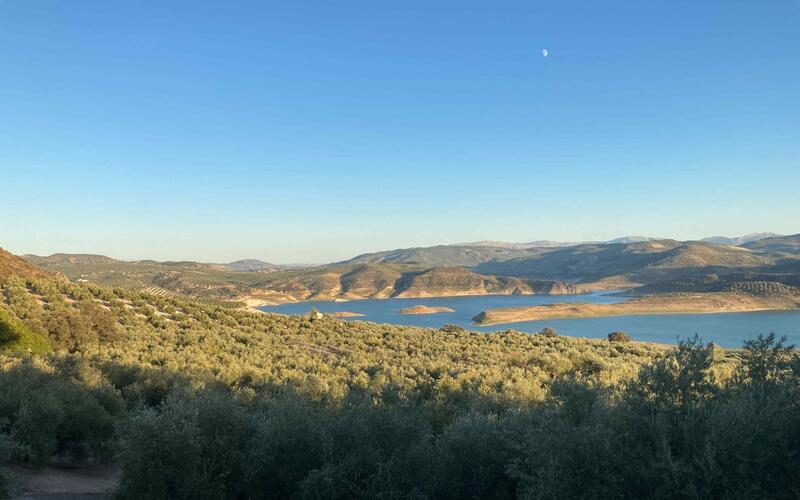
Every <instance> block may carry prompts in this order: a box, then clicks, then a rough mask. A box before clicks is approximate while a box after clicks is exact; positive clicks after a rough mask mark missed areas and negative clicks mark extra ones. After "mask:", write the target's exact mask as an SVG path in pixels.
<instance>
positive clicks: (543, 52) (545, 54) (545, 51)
mask: <svg viewBox="0 0 800 500" xmlns="http://www.w3.org/2000/svg"><path fill="white" fill-rule="evenodd" d="M542 55H543V56H544V57H547V56H549V55H550V51H549V50H547V49H542Z"/></svg>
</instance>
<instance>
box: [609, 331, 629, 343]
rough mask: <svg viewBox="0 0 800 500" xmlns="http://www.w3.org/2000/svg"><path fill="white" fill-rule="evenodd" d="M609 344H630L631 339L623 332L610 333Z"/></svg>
mask: <svg viewBox="0 0 800 500" xmlns="http://www.w3.org/2000/svg"><path fill="white" fill-rule="evenodd" d="M608 341H609V342H630V341H631V337H630V335H628V334H627V333H625V332H611V333H609V334H608Z"/></svg>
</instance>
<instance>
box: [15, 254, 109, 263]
mask: <svg viewBox="0 0 800 500" xmlns="http://www.w3.org/2000/svg"><path fill="white" fill-rule="evenodd" d="M23 258H24V259H25V260H27V261H28V262H31V263H33V264H34V265H37V266H64V265H67V266H74V265H97V264H111V263H114V262H119V261H118V260H116V259H112V258H111V257H106V256H105V255H95V254H88V253H54V254H53V255H48V256H46V257H41V256H38V255H31V254H27V255H23Z"/></svg>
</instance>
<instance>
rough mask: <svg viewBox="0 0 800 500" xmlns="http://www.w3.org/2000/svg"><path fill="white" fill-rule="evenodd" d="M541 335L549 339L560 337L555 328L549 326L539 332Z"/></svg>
mask: <svg viewBox="0 0 800 500" xmlns="http://www.w3.org/2000/svg"><path fill="white" fill-rule="evenodd" d="M539 335H542V336H543V337H548V338H553V337H558V331H556V329H555V328H550V327H549V326H546V327H544V328H542V331H541V332H539Z"/></svg>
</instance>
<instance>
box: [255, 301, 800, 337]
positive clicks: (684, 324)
mask: <svg viewBox="0 0 800 500" xmlns="http://www.w3.org/2000/svg"><path fill="white" fill-rule="evenodd" d="M612 293H613V292H597V293H591V294H585V295H481V296H475V297H437V298H412V299H383V300H374V299H369V300H353V301H349V302H331V301H324V302H300V303H294V304H282V305H279V306H265V307H261V308H260V309H261V310H263V311H268V312H277V313H281V314H305V313H307V312H308V311H309V310H310V309H311V308H312V307H316V308H317V309H318V310H319V311H321V312H323V313H331V312H336V311H350V312H355V313H361V314H363V315H364V316H361V317H358V318H346V319H348V320H362V321H373V322H376V323H393V324H396V325H411V326H422V327H432V328H439V327H441V326H442V325H444V324H447V323H450V324H454V325H459V326H462V327H464V328H467V329H470V330H475V331H481V332H494V331H498V330H505V329H508V328H513V329H514V330H519V331H523V332H538V331H541V329H542V328H544V327H545V326H550V327H553V328H555V329H557V330H558V331H559V333H560V334H562V335H569V336H571V337H588V338H605V337H606V335H608V333H609V332H612V331H615V330H624V331H626V332H628V333H629V334H630V335H631V336H632V337H633V338H634V339H635V340H642V341H650V342H663V343H669V344H674V343H675V342H676V339H677V338H678V337H682V338H685V337H689V336H691V335H694V334H695V333H697V334H699V335H700V336H701V337H702V338H703V339H704V340H706V341H713V342H716V343H717V344H719V345H721V346H725V347H739V346H741V343H742V341H743V340H744V339H747V338H752V337H755V336H756V335H758V334H759V333H764V334H767V333H770V332H775V333H776V334H778V335H786V336H787V337H788V338H789V342H790V343H794V344H800V311H770V312H750V313H725V314H669V315H653V316H616V317H610V318H580V319H554V320H544V321H523V322H518V323H507V324H502V325H491V326H474V325H473V324H472V320H471V318H472V317H473V316H475V315H476V314H478V313H479V312H481V311H485V310H487V309H494V308H497V307H515V306H532V305H541V304H552V303H555V302H593V303H598V304H610V303H614V302H619V301H621V300H625V298H624V297H615V296H613V295H612ZM415 305H425V306H445V307H449V308H451V309H454V310H455V312H452V313H440V314H419V315H413V314H400V313H399V312H398V311H399V310H400V309H402V308H404V307H411V306H415Z"/></svg>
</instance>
